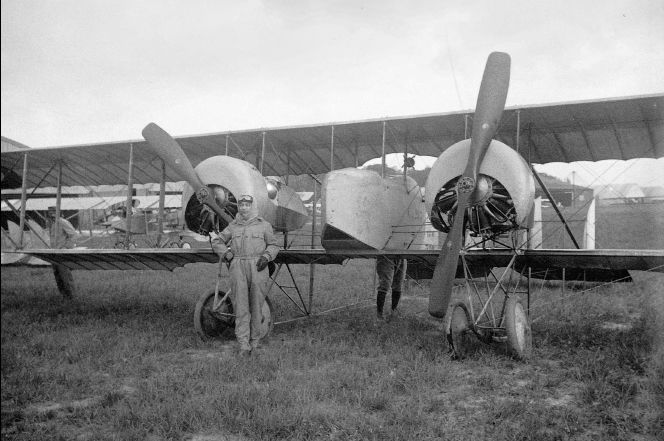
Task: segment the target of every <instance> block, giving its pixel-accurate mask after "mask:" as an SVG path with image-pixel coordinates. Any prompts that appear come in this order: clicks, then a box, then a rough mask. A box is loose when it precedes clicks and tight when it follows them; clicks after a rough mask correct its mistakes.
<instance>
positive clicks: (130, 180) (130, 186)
mask: <svg viewBox="0 0 664 441" xmlns="http://www.w3.org/2000/svg"><path fill="white" fill-rule="evenodd" d="M133 196H134V144H133V143H131V144H129V170H128V172H127V217H126V218H125V222H126V225H127V232H126V234H125V248H127V249H128V248H129V241H130V240H131V220H132V215H131V214H132V213H131V211H132V208H133V207H134V204H132V199H133Z"/></svg>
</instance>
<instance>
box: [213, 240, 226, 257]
mask: <svg viewBox="0 0 664 441" xmlns="http://www.w3.org/2000/svg"><path fill="white" fill-rule="evenodd" d="M224 249H228V248H226V247H225V246H223V245H222V244H220V243H214V242H212V251H214V252H215V253H217V256H219V257H224V255H223V254H222V253H225V251H224Z"/></svg>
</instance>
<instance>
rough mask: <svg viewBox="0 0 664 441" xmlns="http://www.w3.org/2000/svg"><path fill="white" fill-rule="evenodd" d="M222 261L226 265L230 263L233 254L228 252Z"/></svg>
mask: <svg viewBox="0 0 664 441" xmlns="http://www.w3.org/2000/svg"><path fill="white" fill-rule="evenodd" d="M222 260H223V261H224V262H226V263H231V260H233V252H232V251H231V250H228V251H226V252H225V253H224V255H223V257H222Z"/></svg>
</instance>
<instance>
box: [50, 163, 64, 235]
mask: <svg viewBox="0 0 664 441" xmlns="http://www.w3.org/2000/svg"><path fill="white" fill-rule="evenodd" d="M61 212H62V161H59V164H58V182H57V186H56V187H55V221H54V222H53V228H54V229H55V231H54V234H53V235H52V236H51V237H53V240H54V241H55V243H52V244H51V248H59V246H58V244H59V243H60V231H61V227H60V217H61V216H62V213H61Z"/></svg>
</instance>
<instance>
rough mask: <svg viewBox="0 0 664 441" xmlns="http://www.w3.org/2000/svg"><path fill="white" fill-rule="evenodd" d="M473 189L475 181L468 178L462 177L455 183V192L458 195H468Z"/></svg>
mask: <svg viewBox="0 0 664 441" xmlns="http://www.w3.org/2000/svg"><path fill="white" fill-rule="evenodd" d="M473 189H475V179H473V178H471V177H470V176H462V177H461V178H460V179H459V180H458V181H457V191H458V192H459V193H470V192H471V191H473Z"/></svg>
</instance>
